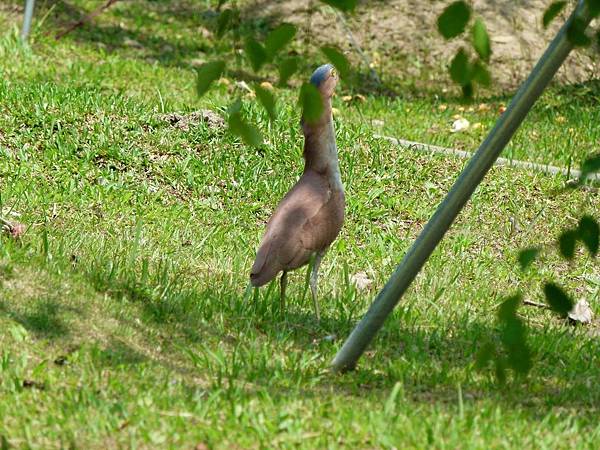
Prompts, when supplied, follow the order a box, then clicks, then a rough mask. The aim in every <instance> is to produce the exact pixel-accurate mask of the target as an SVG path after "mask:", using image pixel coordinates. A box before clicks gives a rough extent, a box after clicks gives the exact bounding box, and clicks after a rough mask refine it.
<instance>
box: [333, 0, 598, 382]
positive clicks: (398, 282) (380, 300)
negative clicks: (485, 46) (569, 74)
mask: <svg viewBox="0 0 600 450" xmlns="http://www.w3.org/2000/svg"><path fill="white" fill-rule="evenodd" d="M574 19H577V20H582V21H583V23H584V24H585V26H586V27H587V25H589V23H590V21H591V17H590V14H589V11H588V9H587V6H586V3H585V0H580V1H579V2H578V4H577V7H576V8H575V10H574V11H573V13H572V14H571V16H570V17H569V19H568V20H567V22H566V23H565V24H564V25H563V27H562V28H561V29H560V31H559V32H558V34H557V35H556V37H555V38H554V39H553V40H552V42H551V43H550V45H549V46H548V48H547V49H546V51H545V52H544V54H543V55H542V57H541V58H540V60H539V61H538V63H537V64H536V65H535V67H534V68H533V70H532V72H531V74H530V75H529V77H528V78H527V80H525V82H524V83H523V84H522V85H521V87H520V88H519V90H518V91H517V93H516V94H515V96H514V98H513V100H512V102H511V103H510V105H509V106H508V109H507V110H506V111H505V113H504V114H503V115H502V116H501V117H500V118H499V119H498V121H497V122H496V125H495V126H494V128H493V129H492V130H491V132H490V133H489V135H488V136H487V137H486V139H485V140H484V141H483V143H482V144H481V146H480V147H479V149H478V150H477V152H476V153H475V155H474V156H473V157H472V158H471V159H470V161H469V163H468V164H467V166H466V167H465V169H464V170H463V171H462V173H461V174H460V176H459V177H458V179H457V180H456V182H455V183H454V186H452V189H451V190H450V192H449V193H448V195H446V198H445V199H444V200H443V201H442V203H441V204H440V205H439V206H438V208H437V210H436V211H435V213H434V214H433V216H432V217H431V219H430V220H429V222H428V223H427V225H425V228H423V231H422V232H421V234H420V235H419V237H418V238H417V239H416V241H415V242H414V243H413V245H412V247H411V248H410V249H409V250H408V252H407V253H406V255H405V256H404V258H403V260H402V262H401V263H400V264H399V265H398V267H396V270H395V271H394V273H393V274H392V276H391V277H390V279H389V280H388V282H387V283H386V285H385V286H384V288H383V289H382V290H381V292H379V294H378V295H377V297H376V298H375V300H374V301H373V303H372V304H371V306H370V308H369V310H368V311H367V313H366V315H365V316H364V317H363V319H362V320H361V321H360V322H359V323H358V324H357V325H356V327H355V328H354V330H353V331H352V333H351V334H350V336H349V337H348V339H347V340H346V342H345V343H344V345H343V346H342V348H341V349H340V350H339V352H338V353H337V355H336V356H335V358H334V359H333V361H332V363H331V366H332V369H333V370H334V371H340V372H342V371H346V370H352V369H354V367H355V366H356V363H357V361H358V359H359V358H360V356H361V355H362V354H363V352H364V351H365V350H366V348H367V346H368V345H369V343H370V342H371V341H372V340H373V338H374V337H375V335H376V334H377V332H378V331H379V330H380V328H381V327H382V326H383V323H384V322H385V319H386V318H387V317H388V316H389V315H390V314H391V313H392V311H393V309H394V307H395V306H396V305H397V304H398V302H399V301H400V299H401V298H402V295H403V294H404V293H405V292H406V290H407V289H408V287H409V286H410V284H411V283H412V281H413V280H414V278H415V277H416V276H417V274H418V273H419V271H420V270H421V268H422V267H423V265H424V264H425V262H426V261H427V259H428V258H429V256H430V255H431V253H432V252H433V250H435V248H436V246H437V245H438V244H439V242H440V241H441V240H442V238H443V237H444V234H445V233H446V231H448V229H449V228H450V226H451V225H452V222H453V221H454V219H455V218H456V216H457V215H458V213H459V212H460V211H461V210H462V208H463V207H464V206H465V204H466V203H467V201H468V200H469V199H470V198H471V195H472V194H473V192H474V191H475V189H476V188H477V186H478V185H479V183H481V180H482V179H483V177H484V176H485V174H486V173H487V172H488V171H489V170H490V168H491V167H492V166H493V164H494V162H495V161H496V159H497V158H498V156H499V155H500V153H501V152H502V150H503V149H504V147H505V146H506V144H507V143H508V141H510V139H511V137H512V136H513V134H514V133H515V131H516V130H517V129H518V128H519V126H520V125H521V122H523V119H525V116H526V115H527V113H528V112H529V110H530V109H531V108H532V106H533V105H534V104H535V102H536V101H537V99H538V98H539V96H540V95H541V94H542V92H543V91H544V89H545V88H546V86H547V85H548V83H549V82H550V80H551V79H552V77H553V76H554V74H555V73H556V72H557V71H558V69H559V68H560V66H561V65H562V63H563V62H564V60H565V59H566V57H567V55H568V54H569V52H570V51H571V50H572V48H573V44H572V43H571V42H570V41H569V39H568V37H567V29H568V27H569V26H570V24H571V23H572V22H573V20H574Z"/></svg>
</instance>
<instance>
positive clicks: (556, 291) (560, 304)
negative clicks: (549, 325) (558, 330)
mask: <svg viewBox="0 0 600 450" xmlns="http://www.w3.org/2000/svg"><path fill="white" fill-rule="evenodd" d="M544 294H545V295H546V301H547V302H548V305H549V306H550V308H551V309H552V310H553V311H555V312H557V313H558V314H560V315H561V316H564V317H566V316H567V314H568V313H569V311H571V310H572V309H573V300H571V298H570V297H569V296H568V295H567V294H566V293H565V291H563V290H562V288H561V287H560V286H558V285H556V284H554V283H546V284H545V285H544Z"/></svg>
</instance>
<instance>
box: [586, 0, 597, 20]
mask: <svg viewBox="0 0 600 450" xmlns="http://www.w3.org/2000/svg"><path fill="white" fill-rule="evenodd" d="M586 3H587V6H588V9H589V10H590V15H591V16H592V17H597V16H599V15H600V0H586Z"/></svg>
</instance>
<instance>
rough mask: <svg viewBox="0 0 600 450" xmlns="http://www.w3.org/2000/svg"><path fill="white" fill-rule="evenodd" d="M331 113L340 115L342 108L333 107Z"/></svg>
mask: <svg viewBox="0 0 600 450" xmlns="http://www.w3.org/2000/svg"><path fill="white" fill-rule="evenodd" d="M331 113H332V114H333V115H334V116H339V115H340V110H339V109H337V108H331Z"/></svg>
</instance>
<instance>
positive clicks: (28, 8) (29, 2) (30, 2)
mask: <svg viewBox="0 0 600 450" xmlns="http://www.w3.org/2000/svg"><path fill="white" fill-rule="evenodd" d="M34 5H35V0H26V1H25V14H23V29H22V30H21V39H23V40H24V41H25V40H27V37H28V36H29V31H30V30H31V20H32V18H33V7H34Z"/></svg>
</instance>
